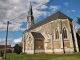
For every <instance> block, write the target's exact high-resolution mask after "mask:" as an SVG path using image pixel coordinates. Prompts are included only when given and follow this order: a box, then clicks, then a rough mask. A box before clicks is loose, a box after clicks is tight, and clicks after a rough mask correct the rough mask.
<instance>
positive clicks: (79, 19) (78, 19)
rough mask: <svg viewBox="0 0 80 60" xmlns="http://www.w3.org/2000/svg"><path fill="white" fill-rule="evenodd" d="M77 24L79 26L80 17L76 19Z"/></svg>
mask: <svg viewBox="0 0 80 60" xmlns="http://www.w3.org/2000/svg"><path fill="white" fill-rule="evenodd" d="M77 24H79V25H80V17H77Z"/></svg>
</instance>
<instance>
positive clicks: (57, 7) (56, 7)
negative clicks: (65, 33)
mask: <svg viewBox="0 0 80 60" xmlns="http://www.w3.org/2000/svg"><path fill="white" fill-rule="evenodd" d="M59 8H60V6H50V9H52V11H56V10H58V9H59Z"/></svg>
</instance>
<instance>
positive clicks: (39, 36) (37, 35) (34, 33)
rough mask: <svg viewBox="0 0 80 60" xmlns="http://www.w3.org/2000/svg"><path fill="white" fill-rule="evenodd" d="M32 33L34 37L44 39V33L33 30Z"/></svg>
mask: <svg viewBox="0 0 80 60" xmlns="http://www.w3.org/2000/svg"><path fill="white" fill-rule="evenodd" d="M31 34H32V36H33V37H34V38H42V39H44V37H43V35H42V34H41V33H39V32H31Z"/></svg>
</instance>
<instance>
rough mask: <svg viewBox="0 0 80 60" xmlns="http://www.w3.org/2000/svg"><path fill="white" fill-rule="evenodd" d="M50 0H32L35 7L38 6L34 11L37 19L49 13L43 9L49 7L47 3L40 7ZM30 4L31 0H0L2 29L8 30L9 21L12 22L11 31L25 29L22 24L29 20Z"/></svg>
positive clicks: (0, 28)
mask: <svg viewBox="0 0 80 60" xmlns="http://www.w3.org/2000/svg"><path fill="white" fill-rule="evenodd" d="M49 1H50V0H32V5H33V9H34V8H36V9H35V10H34V11H33V13H34V17H35V19H37V18H39V17H40V16H46V15H47V14H48V13H49V12H47V11H43V9H46V8H48V6H47V5H43V6H41V7H38V6H40V5H42V4H44V3H48V2H49ZM29 4H30V0H0V31H5V30H6V25H7V24H6V22H7V21H10V22H11V23H10V24H9V30H10V31H19V30H21V31H23V30H25V28H22V27H21V26H22V23H23V22H27V18H26V17H27V12H28V10H29ZM35 13H36V14H35ZM20 15H21V16H20ZM18 16H20V17H18ZM16 17H18V18H16ZM14 18H16V19H14Z"/></svg>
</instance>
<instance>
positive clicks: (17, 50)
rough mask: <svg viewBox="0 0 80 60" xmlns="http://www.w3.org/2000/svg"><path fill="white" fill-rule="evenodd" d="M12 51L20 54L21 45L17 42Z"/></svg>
mask: <svg viewBox="0 0 80 60" xmlns="http://www.w3.org/2000/svg"><path fill="white" fill-rule="evenodd" d="M14 52H15V53H17V54H20V53H21V52H22V47H21V46H20V45H19V44H16V45H15V46H14Z"/></svg>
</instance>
